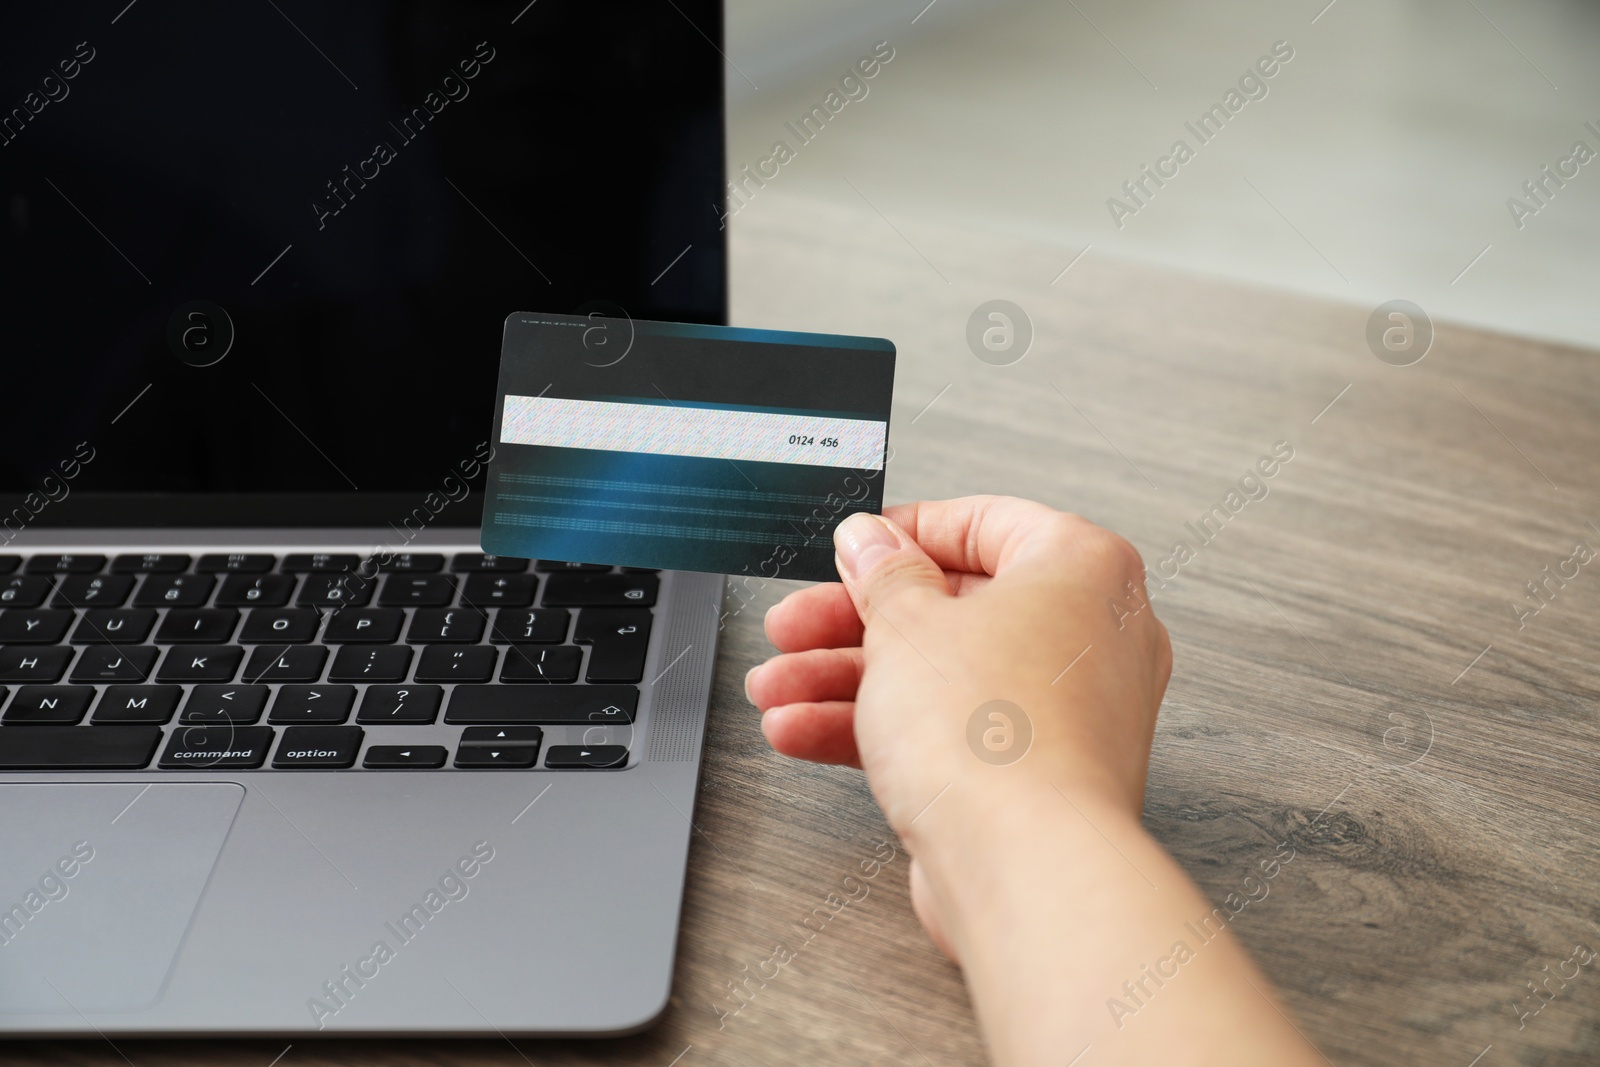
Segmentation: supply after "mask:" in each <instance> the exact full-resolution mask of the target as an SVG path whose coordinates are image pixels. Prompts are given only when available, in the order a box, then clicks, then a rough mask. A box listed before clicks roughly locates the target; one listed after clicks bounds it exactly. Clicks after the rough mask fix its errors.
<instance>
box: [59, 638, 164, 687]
mask: <svg viewBox="0 0 1600 1067" xmlns="http://www.w3.org/2000/svg"><path fill="white" fill-rule="evenodd" d="M160 654H161V650H160V649H159V648H154V647H152V646H150V645H128V646H122V645H90V646H89V647H88V648H86V649H84V650H83V655H81V656H79V657H78V662H77V664H76V665H75V666H74V667H73V668H72V679H71V680H72V681H74V682H77V683H78V684H79V685H93V684H94V683H95V682H142V681H144V680H145V679H146V678H148V677H150V668H152V667H154V666H155V665H156V657H157V656H159V655H160Z"/></svg>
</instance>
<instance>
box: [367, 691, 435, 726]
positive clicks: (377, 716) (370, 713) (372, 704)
mask: <svg viewBox="0 0 1600 1067" xmlns="http://www.w3.org/2000/svg"><path fill="white" fill-rule="evenodd" d="M443 699H444V690H443V689H440V688H439V687H438V686H436V685H369V686H367V692H366V695H365V696H363V697H362V698H361V710H360V711H358V712H356V722H364V723H373V724H377V723H387V724H389V725H397V724H398V725H404V726H427V725H428V724H430V723H432V722H433V721H434V720H436V719H438V717H439V703H440V701H442V700H443Z"/></svg>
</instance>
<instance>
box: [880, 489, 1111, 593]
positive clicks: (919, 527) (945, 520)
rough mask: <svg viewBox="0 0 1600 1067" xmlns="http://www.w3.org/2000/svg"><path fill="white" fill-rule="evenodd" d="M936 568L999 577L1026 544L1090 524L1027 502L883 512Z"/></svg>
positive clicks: (981, 499)
mask: <svg viewBox="0 0 1600 1067" xmlns="http://www.w3.org/2000/svg"><path fill="white" fill-rule="evenodd" d="M883 514H884V516H885V517H886V518H890V519H892V520H894V522H896V523H898V524H899V525H900V527H901V528H902V529H904V530H905V532H906V534H907V535H908V536H909V537H910V538H912V539H913V540H914V541H916V543H917V544H919V545H921V546H922V549H923V551H925V552H926V553H927V554H928V555H929V557H931V558H932V559H933V561H934V562H935V563H937V564H938V565H939V566H940V567H943V568H944V569H945V570H951V571H969V572H971V573H974V574H998V573H999V571H1000V568H1001V567H1002V566H1004V565H1005V564H1006V562H1007V561H1008V560H1010V559H1011V558H1013V557H1014V556H1016V555H1017V554H1018V553H1019V552H1021V551H1022V550H1024V549H1025V548H1027V547H1029V543H1030V541H1032V542H1035V543H1037V541H1038V539H1039V538H1040V537H1041V536H1043V535H1046V534H1048V533H1049V532H1051V530H1052V528H1053V527H1055V526H1056V525H1057V523H1058V521H1059V520H1062V519H1069V520H1075V521H1076V522H1079V523H1083V524H1084V525H1085V526H1090V525H1092V524H1091V523H1089V522H1088V520H1086V519H1079V518H1077V517H1076V516H1069V515H1066V514H1065V513H1063V512H1059V511H1057V510H1055V509H1054V508H1052V507H1048V506H1046V505H1044V504H1040V503H1037V502H1035V501H1032V500H1021V499H1019V498H1017V497H1009V496H967V497H961V498H960V499H957V500H924V501H921V502H918V503H915V504H898V505H895V506H894V507H889V508H885V509H884V510H883Z"/></svg>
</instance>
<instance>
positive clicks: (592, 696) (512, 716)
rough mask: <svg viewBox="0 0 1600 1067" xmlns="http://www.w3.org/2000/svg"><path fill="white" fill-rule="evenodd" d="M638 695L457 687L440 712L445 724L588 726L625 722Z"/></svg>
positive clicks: (618, 689)
mask: <svg viewBox="0 0 1600 1067" xmlns="http://www.w3.org/2000/svg"><path fill="white" fill-rule="evenodd" d="M638 706H639V691H638V690H637V689H635V688H634V687H633V686H631V685H565V686H510V685H458V686H456V687H455V689H454V691H452V692H451V694H450V704H449V706H448V707H447V708H446V709H445V713H444V721H445V722H447V723H466V724H486V725H507V726H510V725H515V724H518V723H529V724H537V725H540V726H561V725H570V726H589V725H595V724H600V723H618V724H621V723H631V722H633V715H634V712H635V711H636V710H637V709H638Z"/></svg>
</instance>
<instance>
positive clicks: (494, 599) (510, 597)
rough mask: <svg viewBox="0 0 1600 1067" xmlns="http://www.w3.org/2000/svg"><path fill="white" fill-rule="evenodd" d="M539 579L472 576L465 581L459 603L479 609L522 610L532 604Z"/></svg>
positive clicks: (492, 575)
mask: <svg viewBox="0 0 1600 1067" xmlns="http://www.w3.org/2000/svg"><path fill="white" fill-rule="evenodd" d="M538 588H539V579H538V577H537V576H536V575H532V574H474V575H472V576H470V577H469V578H468V579H467V587H466V588H465V589H463V590H462V592H461V602H462V603H463V604H472V605H473V606H475V607H480V608H522V607H527V606H528V605H529V604H532V603H533V594H534V593H535V592H537V591H538Z"/></svg>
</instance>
